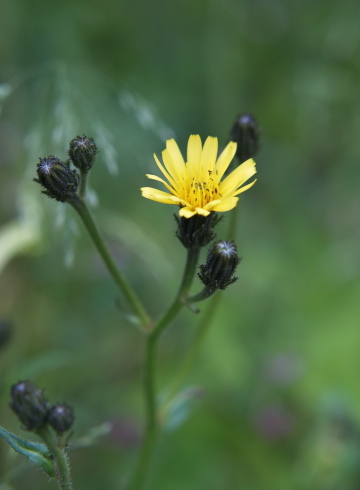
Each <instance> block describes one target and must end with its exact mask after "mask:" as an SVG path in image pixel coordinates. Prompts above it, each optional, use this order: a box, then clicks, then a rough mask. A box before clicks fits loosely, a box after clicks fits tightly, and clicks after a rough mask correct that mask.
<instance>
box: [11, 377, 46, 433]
mask: <svg viewBox="0 0 360 490" xmlns="http://www.w3.org/2000/svg"><path fill="white" fill-rule="evenodd" d="M10 394H11V401H10V407H11V409H12V410H13V411H14V412H15V413H16V415H17V416H18V418H19V420H20V421H21V422H22V423H23V424H24V427H25V428H26V429H28V430H40V429H42V428H43V427H44V425H45V424H46V422H47V417H48V413H49V409H50V404H49V402H48V401H47V399H46V398H45V396H44V394H43V391H42V390H39V389H38V388H37V387H36V386H35V384H34V383H33V382H32V381H19V382H18V383H16V384H14V385H12V387H11V391H10Z"/></svg>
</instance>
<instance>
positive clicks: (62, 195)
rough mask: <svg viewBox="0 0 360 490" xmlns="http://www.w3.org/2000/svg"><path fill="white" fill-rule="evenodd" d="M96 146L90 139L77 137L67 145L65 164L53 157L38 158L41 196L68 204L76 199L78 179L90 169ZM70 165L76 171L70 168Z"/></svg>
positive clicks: (38, 180) (37, 180)
mask: <svg viewBox="0 0 360 490" xmlns="http://www.w3.org/2000/svg"><path fill="white" fill-rule="evenodd" d="M96 151H97V148H96V145H95V142H94V140H93V139H92V138H88V137H87V136H77V137H76V138H74V139H73V140H72V141H70V145H69V150H68V153H69V157H70V158H69V159H68V160H66V161H65V162H63V161H61V160H60V159H59V158H58V157H55V156H53V155H50V156H48V157H47V158H40V162H39V163H38V164H37V169H36V170H37V176H38V178H37V179H34V181H35V182H38V183H39V184H40V185H41V186H42V187H43V190H42V192H43V194H46V195H47V196H49V197H51V198H52V199H55V200H56V201H60V202H68V201H71V200H73V199H74V198H76V196H77V191H78V187H79V184H80V178H81V175H82V174H87V173H88V172H89V170H90V169H91V167H92V165H93V163H94V160H95V155H96ZM70 163H72V164H73V165H74V166H75V167H77V169H79V170H80V173H79V172H78V170H77V169H72V168H71V167H70Z"/></svg>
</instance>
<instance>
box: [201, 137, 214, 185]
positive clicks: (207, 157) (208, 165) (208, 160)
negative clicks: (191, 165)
mask: <svg viewBox="0 0 360 490" xmlns="http://www.w3.org/2000/svg"><path fill="white" fill-rule="evenodd" d="M217 153H218V140H217V138H212V137H211V136H209V137H208V138H207V139H206V141H205V144H204V148H203V151H202V154H201V166H202V168H203V170H204V171H205V172H206V178H207V177H208V174H207V171H208V170H213V168H214V166H215V162H216V158H217Z"/></svg>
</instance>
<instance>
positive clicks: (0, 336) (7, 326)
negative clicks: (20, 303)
mask: <svg viewBox="0 0 360 490" xmlns="http://www.w3.org/2000/svg"><path fill="white" fill-rule="evenodd" d="M12 333H13V329H12V324H11V323H10V322H9V321H8V320H0V349H2V348H3V347H5V346H6V345H7V344H8V342H9V340H10V339H11V336H12Z"/></svg>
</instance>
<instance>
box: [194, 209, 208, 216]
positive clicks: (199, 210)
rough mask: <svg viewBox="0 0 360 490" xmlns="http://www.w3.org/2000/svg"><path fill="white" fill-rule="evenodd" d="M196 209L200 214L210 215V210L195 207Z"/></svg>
mask: <svg viewBox="0 0 360 490" xmlns="http://www.w3.org/2000/svg"><path fill="white" fill-rule="evenodd" d="M195 209H196V212H197V214H200V215H201V216H209V214H210V211H207V210H206V209H204V208H195Z"/></svg>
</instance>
